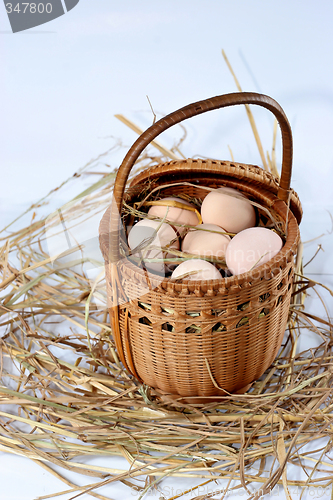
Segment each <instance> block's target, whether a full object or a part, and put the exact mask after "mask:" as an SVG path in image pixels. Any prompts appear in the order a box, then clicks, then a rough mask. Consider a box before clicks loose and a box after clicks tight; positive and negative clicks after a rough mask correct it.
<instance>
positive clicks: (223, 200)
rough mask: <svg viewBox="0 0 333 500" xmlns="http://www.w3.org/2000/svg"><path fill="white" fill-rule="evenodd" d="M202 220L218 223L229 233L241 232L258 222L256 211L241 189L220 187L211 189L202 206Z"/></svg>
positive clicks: (208, 222)
mask: <svg viewBox="0 0 333 500" xmlns="http://www.w3.org/2000/svg"><path fill="white" fill-rule="evenodd" d="M201 217H202V221H203V222H204V223H207V224H216V225H217V226H220V227H222V228H223V229H224V230H225V231H227V232H228V233H239V231H242V230H243V229H247V228H249V227H253V226H255V224H256V212H255V210H254V208H253V206H252V205H251V203H250V202H249V200H248V199H247V198H246V196H244V195H243V194H242V193H241V192H240V191H238V190H237V189H233V188H228V187H220V188H218V189H214V191H211V192H210V193H209V194H208V195H207V196H206V197H205V199H204V200H203V202H202V206H201Z"/></svg>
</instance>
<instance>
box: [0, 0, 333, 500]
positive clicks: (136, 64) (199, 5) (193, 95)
mask: <svg viewBox="0 0 333 500" xmlns="http://www.w3.org/2000/svg"><path fill="white" fill-rule="evenodd" d="M13 3H16V2H13ZM332 19H333V3H332V2H331V1H330V0H320V1H315V0H313V1H309V0H298V1H296V0H279V1H278V2H277V1H276V0H252V1H246V0H233V1H232V2H231V1H230V0H229V1H227V0H220V1H218V0H205V1H204V0H191V1H190V0H181V1H176V0H168V1H159V2H155V1H152V0H150V1H148V0H146V1H144V0H143V1H141V2H138V1H136V0H127V1H124V0H123V1H118V2H115V1H113V0H80V2H79V4H78V5H77V6H76V7H75V8H74V9H73V10H72V11H70V12H69V13H67V14H66V15H64V16H62V17H60V18H58V19H56V20H54V21H52V22H50V23H48V24H46V25H43V26H40V27H37V28H34V29H31V30H28V31H26V32H22V33H17V34H12V33H11V29H10V25H9V21H8V19H7V17H6V13H5V8H4V6H3V5H2V4H1V5H0V43H1V59H2V63H1V68H2V69H1V80H0V88H1V92H0V100H1V143H2V146H1V153H0V154H1V167H0V168H1V190H0V222H1V224H0V225H1V226H2V227H3V226H4V225H5V224H6V223H8V222H10V220H12V219H13V218H14V217H15V216H17V215H19V214H20V212H21V211H22V210H25V209H26V208H28V207H29V205H30V204H31V203H33V202H35V201H36V200H38V199H40V198H42V197H43V196H44V195H46V194H47V193H48V192H49V191H50V190H51V189H52V188H54V187H56V186H57V185H59V184H60V183H61V182H62V181H63V180H65V179H66V178H68V177H69V176H71V175H73V174H74V173H75V172H76V171H77V170H78V169H79V168H80V167H82V166H83V165H84V164H85V163H87V162H88V161H89V160H90V159H91V158H94V157H96V156H97V155H98V154H99V153H101V152H103V151H105V150H107V149H108V148H109V147H111V145H112V144H113V139H112V137H111V136H113V137H120V138H122V139H123V141H124V143H125V144H127V145H130V144H131V142H133V141H134V139H135V138H136V136H135V134H134V133H133V132H131V131H129V130H127V129H126V127H125V126H124V125H123V124H121V123H120V122H119V121H118V120H116V118H115V117H114V115H115V114H116V113H122V114H124V115H125V116H127V117H128V118H130V119H132V120H133V121H135V122H136V123H137V124H138V125H140V126H141V127H142V128H146V127H147V126H149V125H150V124H151V122H152V118H153V117H152V114H151V111H150V108H149V104H148V101H147V97H146V96H147V95H148V96H149V99H150V101H151V103H152V105H153V108H154V110H155V112H156V113H162V114H166V113H169V112H171V111H173V110H175V109H177V108H179V107H181V106H184V105H186V104H188V103H190V102H193V101H196V100H201V99H204V98H206V97H211V96H214V95H218V94H223V93H228V92H233V91H236V87H235V84H234V81H233V78H232V76H231V74H230V72H229V70H228V69H227V67H226V64H225V62H224V60H223V58H222V55H221V49H224V50H225V52H226V53H227V56H228V58H229V60H230V62H231V64H232V66H233V68H234V70H235V72H236V74H237V76H238V79H239V80H240V82H241V85H242V87H243V90H246V91H256V92H262V93H265V94H268V95H270V96H271V97H273V98H275V99H276V100H277V101H278V102H279V103H280V104H281V106H282V107H283V108H284V110H285V112H286V114H287V116H288V117H289V120H290V122H291V125H292V129H293V134H294V167H293V176H292V186H293V187H294V189H295V190H296V191H297V192H298V194H299V196H300V199H301V201H302V204H303V209H304V218H303V222H302V224H301V232H302V238H303V240H304V241H307V240H309V239H312V238H315V237H316V236H319V235H322V234H324V236H323V237H321V238H320V239H319V240H316V241H314V242H312V243H308V244H305V255H306V258H307V259H309V258H310V257H311V256H312V255H313V253H314V252H315V250H316V248H317V245H318V242H320V243H321V244H322V246H323V250H324V251H321V252H320V254H319V255H318V257H317V258H316V259H315V260H314V261H313V262H312V263H311V264H310V265H309V266H308V268H307V274H311V276H312V277H313V278H314V279H316V278H317V279H320V281H322V282H324V283H326V284H327V285H329V286H331V287H332V284H333V278H332V276H333V274H332V264H333V259H332V250H333V244H332V239H333V235H332V234H329V232H330V230H331V228H332V223H331V219H330V215H329V212H330V213H333V196H332V188H333V182H332V181H333V138H332V137H333V136H332V130H333V43H332ZM253 111H254V114H255V118H256V121H257V125H258V129H259V134H260V136H261V139H262V142H263V144H264V148H265V149H270V148H271V144H272V136H273V119H272V117H271V116H269V112H267V111H265V110H257V109H255V110H253ZM186 127H187V130H188V138H187V140H186V142H185V144H184V145H183V152H184V153H185V154H186V155H188V156H192V155H204V156H211V157H217V158H219V159H227V160H228V159H230V153H229V149H228V146H230V148H231V149H232V151H233V154H234V157H235V160H236V161H241V162H246V163H256V164H259V165H260V164H261V160H260V157H259V154H258V152H257V149H256V145H255V143H254V140H253V136H252V133H251V130H250V127H249V125H248V122H247V117H246V114H245V111H244V110H243V109H241V108H240V109H232V110H229V109H228V110H220V111H218V112H216V111H214V112H212V113H211V114H210V115H209V116H208V115H207V116H206V115H205V116H201V117H198V118H195V119H193V120H192V121H190V122H188V124H186ZM177 134H178V135H177ZM178 136H179V130H178V131H177V130H176V131H174V135H173V134H172V133H171V132H169V133H168V134H166V135H165V137H163V138H162V139H161V140H162V142H164V143H165V144H166V145H167V146H169V147H171V146H172V145H173V143H174V137H178ZM278 139H279V138H278ZM279 152H280V147H278V154H279ZM112 161H113V160H112ZM114 161H115V160H114ZM116 166H117V163H116V161H115V163H113V164H112V165H111V167H112V168H115V167H116ZM64 201H66V200H64ZM45 210H47V207H46V208H45ZM96 234H97V228H96ZM93 236H95V235H94V234H92V235H91V237H93ZM309 307H311V308H312V310H313V311H316V312H317V313H318V314H323V311H322V310H321V309H320V305H319V301H318V300H317V299H316V298H315V296H313V297H311V296H310V297H309ZM328 307H329V309H330V312H331V314H332V312H333V308H332V303H328ZM109 466H110V464H109ZM117 466H118V467H119V468H120V466H124V463H122V462H121V461H120V460H118V462H117ZM18 477H19V480H18ZM15 478H16V479H15ZM0 482H1V490H2V493H1V495H0V496H1V499H2V498H3V499H4V500H14V499H15V500H16V499H20V500H32V499H33V498H35V497H37V496H38V495H42V494H47V493H52V492H54V491H59V490H62V489H65V487H64V486H63V485H62V484H61V483H60V482H59V481H57V480H56V479H55V478H53V477H50V476H49V475H48V474H47V473H46V472H44V471H42V469H40V468H39V467H38V466H37V465H35V464H33V463H30V462H29V461H28V460H25V459H21V458H19V457H14V456H8V455H5V454H0ZM121 491H122V493H121ZM124 492H126V490H121V489H120V488H119V489H118V488H117V487H116V486H113V487H110V488H109V490H108V491H105V493H108V494H109V495H110V496H111V497H112V498H114V499H117V498H120V497H121V496H120V495H122V498H126V495H128V498H130V494H129V493H128V492H127V493H124ZM101 493H104V492H103V491H101ZM124 494H125V497H124ZM279 496H280V498H284V496H283V493H282V492H281V493H280V495H279ZM60 498H69V497H65V496H64V497H60ZM82 498H83V499H85V498H88V497H86V496H83V497H82ZM293 498H297V496H296V497H293ZM309 498H310V497H309ZM323 498H325V497H323ZM327 498H328V497H327Z"/></svg>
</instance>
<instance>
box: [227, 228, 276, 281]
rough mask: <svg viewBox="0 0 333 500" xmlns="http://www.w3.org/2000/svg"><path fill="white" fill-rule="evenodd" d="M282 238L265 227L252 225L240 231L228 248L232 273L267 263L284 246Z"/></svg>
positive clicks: (228, 261) (228, 258)
mask: <svg viewBox="0 0 333 500" xmlns="http://www.w3.org/2000/svg"><path fill="white" fill-rule="evenodd" d="M282 245H283V241H282V238H281V237H280V236H279V235H278V234H277V233H275V232H274V231H271V230H270V229H266V228H264V227H251V228H248V229H244V231H241V232H239V233H238V234H236V236H234V237H233V238H232V240H231V241H230V243H229V245H228V247H227V250H226V255H225V257H226V263H227V266H228V269H229V270H230V271H231V272H232V274H242V273H246V272H248V271H250V270H252V269H253V268H255V267H257V266H260V265H261V264H265V263H266V262H268V261H269V260H270V259H272V258H273V257H274V256H275V255H276V254H277V253H278V252H279V251H280V250H281V248H282Z"/></svg>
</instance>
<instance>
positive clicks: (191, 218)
mask: <svg viewBox="0 0 333 500" xmlns="http://www.w3.org/2000/svg"><path fill="white" fill-rule="evenodd" d="M163 200H170V201H179V202H181V203H183V204H184V205H187V206H189V207H192V208H196V207H195V206H194V205H193V204H192V203H189V202H188V201H185V200H182V199H181V198H176V197H172V196H169V197H167V198H163ZM167 212H168V214H167V216H166V213H167ZM148 214H149V215H154V216H155V217H160V218H161V219H163V218H164V217H165V216H166V220H168V221H169V222H171V223H172V222H176V223H177V224H185V225H187V226H197V225H198V224H199V223H200V220H199V218H198V216H197V214H196V213H195V212H192V211H191V210H186V209H184V208H177V207H166V206H163V205H153V206H152V207H150V209H149V210H148ZM175 228H176V230H177V231H178V233H179V234H180V235H183V234H184V232H185V231H187V228H186V227H181V226H178V225H175Z"/></svg>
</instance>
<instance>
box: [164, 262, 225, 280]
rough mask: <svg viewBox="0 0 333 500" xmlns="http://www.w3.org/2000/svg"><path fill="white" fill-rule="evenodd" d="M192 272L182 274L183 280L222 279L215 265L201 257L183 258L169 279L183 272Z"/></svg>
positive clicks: (178, 276) (177, 276)
mask: <svg viewBox="0 0 333 500" xmlns="http://www.w3.org/2000/svg"><path fill="white" fill-rule="evenodd" d="M187 273H193V274H190V275H188V276H184V279H185V280H191V281H192V280H219V279H222V277H221V274H220V273H219V271H218V270H217V269H216V267H215V266H214V265H213V264H211V263H210V262H207V261H206V260H202V259H189V260H185V261H184V262H182V263H181V264H179V266H177V267H176V268H175V270H174V271H173V273H172V275H171V279H176V278H180V277H181V276H183V275H184V274H185V275H186V274H187Z"/></svg>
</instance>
